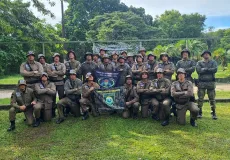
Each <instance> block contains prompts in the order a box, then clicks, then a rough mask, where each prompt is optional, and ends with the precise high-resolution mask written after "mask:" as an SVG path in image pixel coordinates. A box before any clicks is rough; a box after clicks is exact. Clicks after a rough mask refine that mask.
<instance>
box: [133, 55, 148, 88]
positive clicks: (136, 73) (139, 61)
mask: <svg viewBox="0 0 230 160" xmlns="http://www.w3.org/2000/svg"><path fill="white" fill-rule="evenodd" d="M143 60H144V59H143V56H142V55H141V54H138V55H136V63H134V64H133V66H132V73H133V78H134V84H137V82H138V81H140V80H141V77H140V75H141V72H142V71H144V70H146V69H147V67H146V65H145V64H144V63H143Z"/></svg>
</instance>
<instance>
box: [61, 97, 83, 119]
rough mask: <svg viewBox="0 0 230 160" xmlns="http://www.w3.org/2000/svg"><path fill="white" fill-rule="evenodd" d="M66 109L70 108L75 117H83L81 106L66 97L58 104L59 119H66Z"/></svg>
mask: <svg viewBox="0 0 230 160" xmlns="http://www.w3.org/2000/svg"><path fill="white" fill-rule="evenodd" d="M64 107H65V108H66V107H69V108H70V111H71V113H72V114H73V115H74V116H75V117H79V116H81V113H80V106H79V104H78V103H76V102H73V101H72V100H71V99H69V98H68V97H65V98H62V99H61V100H59V101H58V103H57V109H58V114H59V118H64V113H63V111H64Z"/></svg>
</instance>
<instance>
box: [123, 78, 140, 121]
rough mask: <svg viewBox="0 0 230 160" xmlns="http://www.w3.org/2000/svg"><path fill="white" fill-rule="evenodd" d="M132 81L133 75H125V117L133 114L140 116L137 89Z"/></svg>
mask: <svg viewBox="0 0 230 160" xmlns="http://www.w3.org/2000/svg"><path fill="white" fill-rule="evenodd" d="M132 83H133V82H132V76H130V75H127V76H126V77H125V109H124V112H123V114H122V116H123V118H129V117H130V116H131V117H133V119H136V118H138V112H139V108H140V103H139V96H138V94H137V89H136V87H135V86H133V84H132Z"/></svg>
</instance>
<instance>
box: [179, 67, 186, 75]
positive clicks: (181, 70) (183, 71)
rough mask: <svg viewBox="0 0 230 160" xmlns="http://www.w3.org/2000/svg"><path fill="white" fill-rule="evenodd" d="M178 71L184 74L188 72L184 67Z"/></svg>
mask: <svg viewBox="0 0 230 160" xmlns="http://www.w3.org/2000/svg"><path fill="white" fill-rule="evenodd" d="M177 73H184V74H186V71H185V70H184V68H179V69H178V70H177Z"/></svg>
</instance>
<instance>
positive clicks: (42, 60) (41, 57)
mask: <svg viewBox="0 0 230 160" xmlns="http://www.w3.org/2000/svg"><path fill="white" fill-rule="evenodd" d="M38 62H39V63H41V65H42V67H43V72H46V73H47V68H48V67H49V64H48V63H46V58H45V55H44V54H39V55H38Z"/></svg>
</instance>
